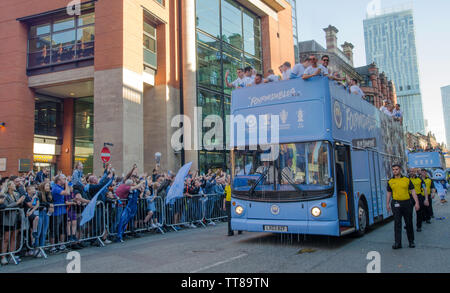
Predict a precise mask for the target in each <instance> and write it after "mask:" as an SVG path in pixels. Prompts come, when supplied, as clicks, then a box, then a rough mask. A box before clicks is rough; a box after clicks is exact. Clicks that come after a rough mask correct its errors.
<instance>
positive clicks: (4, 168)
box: [0, 158, 6, 172]
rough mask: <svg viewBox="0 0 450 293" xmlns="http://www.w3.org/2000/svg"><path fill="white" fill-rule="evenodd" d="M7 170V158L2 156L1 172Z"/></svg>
mask: <svg viewBox="0 0 450 293" xmlns="http://www.w3.org/2000/svg"><path fill="white" fill-rule="evenodd" d="M5 171H6V158H0V172H5Z"/></svg>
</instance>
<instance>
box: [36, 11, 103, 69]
mask: <svg viewBox="0 0 450 293" xmlns="http://www.w3.org/2000/svg"><path fill="white" fill-rule="evenodd" d="M94 22H95V14H94V12H90V13H88V12H84V13H83V14H82V15H81V16H76V17H70V18H63V19H54V20H52V21H49V22H48V23H45V24H37V25H32V26H31V27H30V39H29V41H28V43H29V46H28V68H36V67H42V66H46V65H52V64H58V63H64V62H70V61H75V60H78V59H83V58H90V57H93V56H94V41H95V27H94Z"/></svg>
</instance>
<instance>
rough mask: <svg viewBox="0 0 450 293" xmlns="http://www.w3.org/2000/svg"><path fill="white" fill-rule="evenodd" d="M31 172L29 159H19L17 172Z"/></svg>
mask: <svg viewBox="0 0 450 293" xmlns="http://www.w3.org/2000/svg"><path fill="white" fill-rule="evenodd" d="M30 170H31V160H30V159H19V172H29V171H30Z"/></svg>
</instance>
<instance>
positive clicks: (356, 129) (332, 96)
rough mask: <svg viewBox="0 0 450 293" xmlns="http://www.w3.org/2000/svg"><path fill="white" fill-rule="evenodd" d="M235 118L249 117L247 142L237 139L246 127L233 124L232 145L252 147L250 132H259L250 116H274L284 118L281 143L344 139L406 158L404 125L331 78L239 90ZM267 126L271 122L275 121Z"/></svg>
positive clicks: (234, 95) (234, 104)
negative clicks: (239, 130) (241, 130)
mask: <svg viewBox="0 0 450 293" xmlns="http://www.w3.org/2000/svg"><path fill="white" fill-rule="evenodd" d="M231 114H232V115H233V116H234V119H235V121H236V116H238V115H242V116H243V117H244V118H247V123H246V124H245V126H244V127H245V134H246V136H245V143H244V142H243V141H242V139H241V140H239V137H238V133H239V132H238V128H240V127H242V125H239V124H238V123H233V125H232V127H231V128H232V129H231V131H232V133H231V136H230V137H231V146H233V147H236V146H242V145H251V144H252V143H251V140H250V139H249V137H250V134H251V133H252V131H253V132H258V131H256V128H254V127H253V128H252V126H251V124H252V123H249V121H248V117H249V115H255V116H256V117H257V118H258V116H262V117H264V116H265V115H275V116H277V117H278V119H279V143H293V142H304V141H316V140H328V141H330V142H333V141H341V142H344V143H347V144H351V145H353V147H355V148H361V149H367V148H370V149H377V150H378V151H379V152H382V153H385V154H388V155H395V156H398V157H402V158H403V157H404V155H405V148H404V140H403V136H404V135H403V129H402V126H401V125H400V123H398V122H395V121H394V120H393V119H392V118H391V117H389V116H387V115H385V114H384V113H381V112H380V111H379V110H378V109H377V108H375V107H374V106H373V105H372V104H370V103H368V102H367V101H365V100H364V99H362V98H361V97H360V96H358V95H355V94H350V93H349V92H348V91H347V89H346V88H345V87H343V86H342V85H339V84H337V83H336V82H335V81H330V80H329V79H328V78H327V77H314V78H311V79H310V80H307V81H304V80H303V79H294V80H287V81H280V82H274V83H267V84H263V85H258V86H252V87H248V88H243V89H237V90H234V91H233V93H232V103H231ZM235 121H234V122H235ZM263 121H264V119H263ZM253 124H254V123H253ZM266 124H267V125H271V124H272V123H271V121H270V119H269V121H268V123H266ZM261 125H262V124H261ZM256 127H257V126H256ZM270 135H271V130H270V126H269V129H268V130H267V136H268V137H269V138H270ZM258 142H260V137H259V133H258ZM269 142H270V140H269Z"/></svg>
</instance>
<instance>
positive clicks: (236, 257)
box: [190, 253, 248, 274]
mask: <svg viewBox="0 0 450 293" xmlns="http://www.w3.org/2000/svg"><path fill="white" fill-rule="evenodd" d="M247 255H248V254H246V253H243V254H241V255H238V256H235V257H232V258H230V259H227V260H223V261H219V262H216V263H215V264H212V265H209V266H206V267H203V268H200V269H198V270H195V271H192V272H190V274H195V273H198V272H201V271H204V270H207V269H210V268H213V267H217V266H220V265H222V264H225V263H229V262H232V261H234V260H237V259H239V258H242V257H245V256H247Z"/></svg>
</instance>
